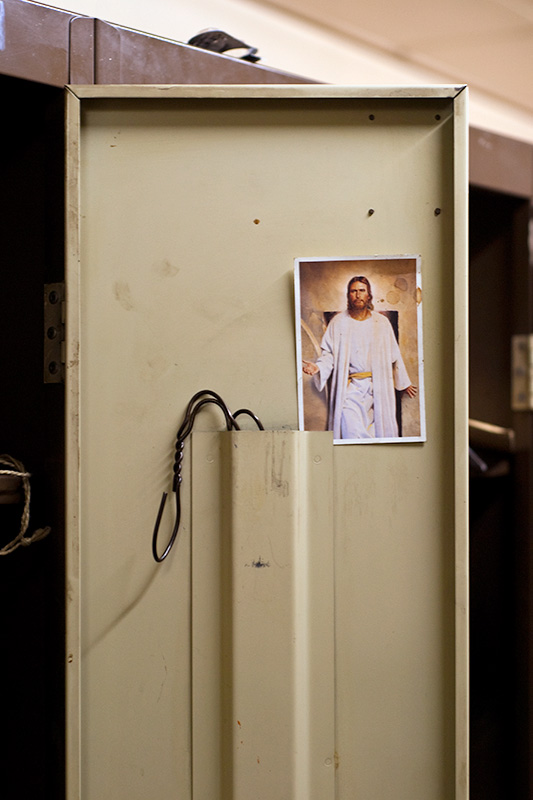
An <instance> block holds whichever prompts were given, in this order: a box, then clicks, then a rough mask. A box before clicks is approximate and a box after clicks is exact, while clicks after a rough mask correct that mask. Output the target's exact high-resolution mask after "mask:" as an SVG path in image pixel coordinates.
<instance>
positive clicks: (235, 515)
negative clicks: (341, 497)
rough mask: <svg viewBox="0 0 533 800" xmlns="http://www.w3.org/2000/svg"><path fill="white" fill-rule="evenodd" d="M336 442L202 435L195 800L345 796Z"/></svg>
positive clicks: (196, 544)
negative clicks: (336, 613)
mask: <svg viewBox="0 0 533 800" xmlns="http://www.w3.org/2000/svg"><path fill="white" fill-rule="evenodd" d="M331 463H332V441H331V434H328V433H325V434H324V433H300V432H297V431H265V432H255V431H240V432H233V433H222V434H195V435H194V437H193V470H192V472H193V475H192V480H193V510H192V541H193V565H192V570H193V612H192V614H193V617H192V625H193V797H194V800H204V799H205V800H208V798H209V800H210V799H211V798H222V799H223V800H249V798H250V797H254V798H257V800H262V799H263V798H264V800H270V799H271V798H272V797H285V798H293V799H294V800H304V798H305V800H312V799H313V798H316V800H328V798H333V796H334V631H333V531H332V507H331V485H330V484H331Z"/></svg>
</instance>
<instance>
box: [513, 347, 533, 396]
mask: <svg viewBox="0 0 533 800" xmlns="http://www.w3.org/2000/svg"><path fill="white" fill-rule="evenodd" d="M511 408H512V410H513V411H533V334H529V333H526V334H520V335H517V336H513V337H512V339H511Z"/></svg>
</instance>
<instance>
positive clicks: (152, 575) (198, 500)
mask: <svg viewBox="0 0 533 800" xmlns="http://www.w3.org/2000/svg"><path fill="white" fill-rule="evenodd" d="M466 130H467V121H466V90H465V87H463V86H459V87H449V86H444V87H421V88H420V87H419V88H414V89H409V88H399V87H389V88H381V89H380V88H375V87H373V88H364V87H327V86H284V87H279V86H276V87H274V86H267V87H265V86H263V87H259V86H248V87H243V86H236V87H231V86H212V87H205V86H204V87H199V86H187V87H183V86H144V87H143V86H131V87H125V86H121V87H112V86H106V87H70V89H69V91H68V103H67V173H68V174H67V229H68V230H67V251H68V252H67V275H66V295H67V300H66V302H67V334H66V336H67V340H66V348H67V350H66V382H67V544H68V566H67V570H68V620H67V622H68V665H67V740H68V759H67V761H68V775H67V780H68V798H69V800H74V798H78V797H79V798H81V799H82V800H93V798H97V797H102V796H103V795H104V794H109V793H110V792H111V793H112V794H113V797H115V798H117V800H120V799H121V798H126V797H127V798H128V800H130V799H131V798H132V797H136V798H154V797H179V798H189V797H194V800H212V797H213V786H215V787H216V786H218V787H220V788H219V796H220V798H228V800H229V798H235V800H237V798H239V800H240V798H245V797H246V798H249V797H258V798H268V800H270V798H272V800H279V798H280V797H287V798H289V797H290V798H294V799H295V800H296V798H298V800H303V799H304V798H311V797H316V798H317V800H318V799H319V798H320V800H323V798H325V797H326V796H328V797H329V796H331V797H335V798H337V799H338V800H351V798H353V797H356V796H357V797H358V798H361V800H376V798H380V800H389V798H390V800H392V798H394V800H445V799H446V800H447V799H448V798H456V800H466V797H467V793H468V777H467V770H468V753H467V749H468V748H467V688H468V687H467V590H466V587H467V535H466V532H467V461H468V439H467V431H468V425H467V376H466V347H467V325H466V314H467V290H466V286H467V283H466V196H467V169H466V154H465V146H466ZM369 209H372V211H373V213H372V214H369ZM397 253H415V254H418V255H419V256H420V259H421V269H422V276H423V283H422V285H423V304H424V317H423V319H424V322H423V324H424V380H425V397H426V423H427V436H426V441H423V442H410V443H403V444H402V443H401V442H396V443H379V444H375V445H372V446H368V447H361V446H359V445H357V444H355V445H349V446H345V447H337V446H333V444H332V443H330V442H331V440H330V438H329V436H330V435H329V434H328V433H306V432H298V431H297V428H298V403H297V374H298V367H297V364H296V355H295V354H296V344H295V309H294V298H293V261H294V259H295V258H299V257H318V256H320V257H346V256H350V257H351V256H353V257H355V256H360V255H366V256H370V255H379V254H382V255H384V254H397ZM206 387H209V388H213V389H215V390H216V391H217V392H220V393H221V394H222V396H223V397H224V398H226V399H227V400H228V402H229V403H230V405H231V406H232V407H233V405H234V404H239V403H240V404H242V403H244V404H246V405H247V406H248V407H250V408H253V410H254V411H255V412H256V413H257V414H258V416H259V417H260V418H261V419H262V421H263V423H264V426H265V428H266V429H267V430H266V431H265V432H264V433H263V432H251V431H250V432H248V431H242V432H237V433H216V432H217V431H219V430H220V427H221V425H220V418H219V417H218V416H217V415H216V414H215V413H213V412H212V411H208V410H205V412H204V413H203V414H202V416H201V417H200V418H199V420H198V426H199V429H198V430H199V432H198V434H196V433H195V434H193V441H192V443H191V447H190V450H189V451H188V455H187V456H186V459H185V462H184V473H183V475H184V483H183V490H182V491H183V517H182V525H181V531H180V536H179V540H178V542H177V544H176V545H175V547H174V549H173V551H172V553H171V555H170V556H169V558H167V559H166V560H165V562H164V563H163V564H160V565H158V564H155V563H154V562H153V560H152V559H151V554H150V535H151V530H152V528H153V520H154V514H155V511H156V506H157V501H158V497H159V496H160V492H161V489H163V488H165V487H166V486H167V484H168V482H169V474H170V472H171V465H172V446H173V440H174V431H175V429H176V426H177V424H178V423H179V420H180V417H181V415H182V413H183V410H184V408H185V406H186V404H187V402H188V400H189V398H190V397H191V396H192V395H193V394H194V393H195V392H197V391H198V390H199V389H203V388H206ZM326 439H327V441H326ZM258 441H261V442H262V444H261V446H259V445H257V446H256V445H255V444H253V442H258ZM282 441H283V442H285V444H284V445H283V447H285V450H284V451H283V452H284V454H285V455H284V458H283V459H282V460H283V462H284V464H285V465H286V469H287V470H288V472H287V474H288V475H289V476H290V479H289V477H287V478H285V477H284V478H283V480H287V484H286V485H287V487H290V490H289V488H287V491H286V493H285V494H283V492H277V493H276V492H275V491H274V490H272V488H271V489H270V491H269V492H266V490H265V486H267V485H268V479H267V478H266V477H265V476H266V475H267V474H269V475H271V474H272V470H270V473H269V471H268V469H267V468H266V466H265V464H267V463H270V462H269V461H268V459H269V458H270V459H271V458H272V452H274V450H276V448H281V447H282V444H281V443H282ZM315 441H316V442H318V441H319V442H320V444H318V443H317V444H316V447H317V448H318V449H317V450H315V449H314V448H315ZM239 442H243V443H244V442H246V444H243V445H242V447H241V445H240V444H239ZM268 442H270V444H267V443H268ZM269 447H270V448H271V449H270V451H269ZM272 448H274V450H273V449H272ZM263 449H264V452H263ZM235 451H237V452H235ZM241 451H242V452H241ZM269 452H270V455H268V453H269ZM276 452H278V451H277V450H276ZM279 452H281V450H280V451H279ZM208 456H209V457H210V459H211V460H209V459H208ZM315 456H316V457H317V458H320V462H314V461H313V458H314V457H315ZM309 458H311V463H310V464H309V463H308V460H309ZM241 459H243V460H242V461H241ZM217 465H218V466H217ZM317 466H319V467H320V469H321V470H322V472H321V475H322V476H326V475H327V478H326V477H322V479H321V481H320V482H319V487H322V488H321V489H319V488H317V486H316V485H315V484H314V483H313V480H314V478H312V477H311V476H312V474H313V468H314V467H317ZM229 475H231V476H232V480H231V481H230V480H229V477H228V476H229ZM254 476H256V478H254ZM258 476H262V479H261V480H259V477H258ZM255 479H257V480H258V481H259V484H260V485H259V486H258V487H256V489H254V488H253V487H254V485H255V484H254V483H253V481H254V480H255ZM247 481H248V482H249V483H247ZM261 481H262V482H261ZM228 482H229V485H228ZM284 485H285V484H284ZM243 486H245V488H244V489H243ZM246 487H247V488H246ZM222 492H226V494H224V495H223V496H222V498H221V493H222ZM293 492H294V494H293ZM267 496H268V498H267V499H268V502H269V503H270V502H271V501H273V499H274V498H275V497H276V498H278V499H279V500H280V502H283V503H285V502H288V506H286V507H285V506H282V507H281V508H282V509H283V510H280V508H278V506H277V505H275V510H274V506H272V511H269V512H268V513H269V514H271V516H270V517H268V519H270V523H269V524H270V525H271V526H272V530H273V532H274V531H275V533H276V534H277V535H281V537H282V540H283V541H284V542H285V544H286V546H287V548H288V550H287V552H285V554H284V555H283V556H282V557H280V559H278V561H279V564H283V565H285V566H286V572H285V574H284V577H283V580H281V577H280V576H281V573H282V570H281V568H279V574H278V572H277V571H276V570H278V567H276V570H274V569H273V568H270V569H269V568H264V569H263V568H257V567H254V566H248V567H247V566H246V564H252V560H254V559H255V563H256V564H257V563H259V564H261V563H262V562H263V561H271V563H272V559H271V555H270V554H269V553H268V552H262V550H263V546H267V544H265V545H262V544H261V551H258V548H259V544H258V545H257V546H255V542H254V547H250V551H249V552H246V553H245V552H244V550H242V548H243V547H244V544H243V542H244V543H246V542H248V541H252V540H248V538H247V536H248V534H247V531H248V528H254V530H255V524H256V523H255V522H254V520H255V519H256V518H255V517H254V515H253V509H254V503H256V504H260V503H263V501H264V502H266V500H265V497H267ZM317 502H318V506H317V505H316V504H317ZM268 508H270V506H268ZM217 509H218V510H220V509H222V519H219V517H218V514H217ZM313 509H314V510H313ZM278 513H279V514H281V517H280V519H282V520H283V522H279V520H278V517H277V516H276V515H277V514H278ZM296 513H298V515H300V516H299V517H298V519H299V522H297V523H295V522H294V516H295V515H296ZM250 515H251V516H250ZM328 519H329V520H331V521H330V522H328ZM164 524H165V525H166V524H167V522H165V523H164ZM285 524H286V525H287V533H286V537H287V538H286V539H284V538H283V534H282V533H281V532H282V531H283V530H284V528H283V526H284V525H285ZM165 530H166V528H165ZM302 531H304V532H305V534H304V535H303V534H302ZM317 531H319V532H321V534H322V537H323V538H322V539H321V537H320V535H317ZM162 535H164V534H162ZM302 535H303V550H300V549H299V548H300V547H301V546H302ZM210 536H211V537H212V552H210V549H209V542H210ZM228 537H229V538H228ZM291 537H292V538H291ZM293 540H294V542H298V545H296V544H293V545H290V546H289V544H288V543H290V542H291V541H293ZM264 541H265V542H266V543H267V542H268V536H267V538H266V539H265V540H264ZM276 541H277V540H276ZM228 542H229V544H227V543H228ZM225 544H227V546H228V547H229V551H226V550H221V548H223V546H224V545H225ZM256 551H258V552H256ZM275 551H276V548H275V547H273V551H272V552H275ZM227 552H229V553H230V554H233V555H235V554H236V553H238V554H239V559H240V560H239V562H238V563H237V561H236V560H232V561H231V563H228V562H227V559H228V558H229V556H228V555H227ZM289 552H290V553H291V554H292V555H291V556H290V557H289V555H288V554H289ZM225 553H226V554H225ZM232 557H233V556H232ZM258 559H259V560H258ZM241 562H242V563H241ZM239 570H240V571H239ZM278 579H280V580H281V583H279V584H277V583H276V581H277V580H278ZM213 581H214V583H213ZM268 581H272V584H271V586H272V588H271V589H270V590H269V589H268V588H267V587H268ZM217 587H218V588H217ZM276 587H277V588H276ZM204 588H205V596H204V595H203V590H204ZM240 592H243V593H244V594H242V595H241V594H239V593H240ZM246 592H252V595H251V596H252V597H253V598H254V603H257V604H258V607H259V608H262V607H263V606H261V603H263V602H264V607H265V619H264V625H265V637H266V641H267V642H268V648H269V652H268V655H269V658H270V659H271V661H270V662H269V661H268V659H267V655H266V654H265V653H266V651H264V653H263V655H261V653H262V652H263V651H262V649H261V647H262V644H261V643H262V641H263V639H262V637H261V632H260V630H258V629H257V619H258V617H257V616H254V614H252V610H253V609H254V608H255V605H254V604H252V609H251V611H250V615H247V612H246V605H247V604H246V600H245V598H246V596H247V595H246ZM254 592H255V594H253V593H254ZM263 593H266V595H265V594H263ZM239 598H240V599H239ZM243 598H244V602H243ZM280 598H285V604H284V603H283V602H279V600H280ZM284 605H285V606H290V608H289V609H288V610H287V612H286V613H285V612H284ZM269 609H270V610H269ZM210 611H211V612H212V616H211V617H210V613H209V612H210ZM258 613H259V612H258ZM302 621H303V622H302ZM225 625H229V626H230V628H231V630H230V631H229V632H228V630H225V629H224V626H225ZM278 627H279V632H280V643H279V648H280V649H279V653H277V654H273V653H272V652H271V650H272V648H275V647H276V631H277V630H278ZM293 627H294V629H295V631H296V633H295V636H294V640H291V636H290V630H292V628H293ZM302 632H303V633H302ZM302 635H303V636H304V643H305V644H304V645H301V644H300V642H301V639H300V638H299V637H300V636H302ZM305 636H307V639H305ZM217 642H218V644H217ZM220 642H222V644H223V645H224V642H225V643H226V644H227V647H226V646H221V645H220ZM248 644H249V647H248ZM196 645H198V648H199V649H196V650H195V646H196ZM217 647H218V650H217ZM228 650H229V652H228ZM291 653H292V655H291ZM206 654H207V656H208V655H209V654H212V655H213V658H208V657H206ZM254 658H255V659H256V661H255V662H254ZM291 659H294V660H291ZM321 659H323V668H319V667H318V666H317V665H319V664H320V663H321ZM213 662H215V663H213ZM276 662H279V672H278V671H277V670H275V674H273V675H272V692H273V695H272V708H271V709H270V711H271V713H264V714H263V713H260V710H259V709H258V710H257V717H256V721H255V723H254V725H253V733H252V732H251V731H250V729H248V730H247V731H246V736H245V731H244V730H241V729H242V728H244V722H245V720H242V719H240V717H235V719H233V717H231V714H233V712H234V711H235V710H236V709H237V710H238V707H239V698H240V699H242V703H243V704H244V706H245V707H247V708H249V707H250V705H251V703H252V701H253V697H254V695H253V683H250V680H253V675H252V677H250V672H252V673H253V671H254V669H257V675H258V680H259V679H260V680H261V682H262V685H263V689H264V684H265V681H267V678H266V675H267V674H268V664H269V663H271V664H275V663H276ZM254 664H255V665H256V666H255V667H254ZM294 664H298V665H299V669H301V670H303V673H300V672H298V673H297V674H298V675H300V674H303V675H304V676H305V675H306V676H307V677H306V679H305V680H304V682H303V684H302V683H301V682H300V681H299V680H296V677H295V675H296V673H295V672H294V671H293V670H294V669H295V667H294ZM272 669H273V668H272ZM284 675H285V676H290V678H291V679H290V680H289V679H287V681H285V683H284V685H286V688H287V691H286V693H285V695H284V697H281V696H280V693H281V689H280V681H283V680H284V679H283V676H284ZM311 676H315V677H314V678H313V679H311ZM228 682H229V685H228ZM267 684H268V681H267ZM222 685H224V691H222V690H221V693H220V697H219V701H220V702H219V705H218V706H216V707H215V708H213V709H212V713H213V717H209V707H210V703H209V702H208V700H209V698H211V701H212V703H211V704H213V703H215V700H216V698H217V696H218V692H217V687H220V686H222ZM202 687H205V688H202ZM265 696H266V695H265V692H264V691H261V692H259V693H258V699H259V698H260V699H261V702H262V703H264V698H265ZM220 698H222V699H220ZM224 698H226V699H224ZM228 698H229V699H228ZM306 700H308V702H305V701H306ZM230 701H231V702H230ZM317 709H318V710H320V709H321V710H320V711H317ZM262 710H263V711H264V708H263V709H262ZM282 714H283V715H284V719H285V721H284V723H283V726H282V727H280V718H281V715H282ZM217 715H218V717H217ZM228 715H229V716H228ZM233 715H234V714H233ZM234 716H235V715H234ZM230 717H231V719H230ZM217 720H218V721H217ZM287 720H288V721H287ZM239 723H240V725H241V728H240V727H239ZM295 731H296V733H295ZM241 733H242V736H241V737H240V738H238V737H239V735H240V734H241ZM228 737H229V739H228ZM306 737H307V738H306ZM251 739H253V742H254V751H253V752H247V751H245V750H244V749H243V748H245V747H246V743H247V742H250V740H251ZM322 739H323V740H324V741H322ZM241 740H242V742H241ZM326 741H327V743H328V744H327V746H326V744H325V742H326ZM302 742H303V744H302ZM281 743H284V745H283V747H284V748H286V747H289V745H290V747H292V748H293V749H292V750H291V752H289V753H285V756H286V758H283V757H282V756H281V754H280V751H279V750H278V751H276V748H277V747H278V745H280V744H281ZM260 745H263V747H264V752H266V753H270V762H269V757H267V758H266V762H267V763H268V765H269V769H270V770H271V773H270V775H269V777H268V779H267V778H265V779H264V780H262V778H261V769H262V767H264V765H265V762H264V761H261V752H260V751H259V749H258V748H259V747H260ZM302 746H303V750H304V753H303V754H302ZM276 753H277V755H276ZM199 759H200V760H199ZM257 759H259V761H258V760H257ZM319 759H320V763H319ZM324 770H325V773H324ZM324 774H325V777H323V776H324ZM321 780H324V781H325V782H326V784H327V787H328V788H327V791H328V792H329V794H325V791H326V790H325V789H324V788H323V785H322V784H321V783H320V781H321ZM217 781H218V783H217ZM274 792H275V793H276V794H275V795H274Z"/></svg>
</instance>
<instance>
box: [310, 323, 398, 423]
mask: <svg viewBox="0 0 533 800" xmlns="http://www.w3.org/2000/svg"><path fill="white" fill-rule="evenodd" d="M371 315H372V326H373V336H372V345H371V348H370V362H371V370H370V371H371V372H372V378H371V380H372V389H373V395H374V435H375V437H376V438H378V439H389V438H397V437H398V424H397V422H396V396H395V394H394V389H398V390H399V391H401V390H403V389H407V387H408V386H410V385H411V380H410V379H409V375H408V373H407V370H406V368H405V365H404V363H403V359H402V355H401V353H400V348H399V347H398V342H397V341H396V337H395V335H394V331H393V330H392V326H391V324H390V322H389V320H388V319H387V318H386V317H385V316H383V314H379V313H378V312H376V311H372V312H371ZM357 324H360V323H358V322H357V320H354V319H352V318H351V317H350V315H349V313H348V311H347V310H346V311H341V312H340V313H339V314H337V315H336V316H334V317H333V319H332V320H331V322H330V323H329V325H328V327H327V329H326V332H325V334H324V336H323V338H322V343H321V348H322V353H321V355H320V357H319V359H318V360H317V362H316V363H317V366H318V367H319V370H320V371H319V372H318V374H317V375H316V381H317V386H318V388H319V389H320V390H322V389H323V388H324V387H325V385H326V382H327V380H328V378H329V377H330V375H331V374H332V373H333V378H332V383H331V395H330V398H329V413H328V430H332V431H333V438H334V439H341V438H342V433H341V424H342V412H343V408H344V404H345V399H346V390H347V388H348V375H349V371H350V327H349V326H350V325H352V326H353V325H357ZM366 380H370V379H368V378H367V379H366Z"/></svg>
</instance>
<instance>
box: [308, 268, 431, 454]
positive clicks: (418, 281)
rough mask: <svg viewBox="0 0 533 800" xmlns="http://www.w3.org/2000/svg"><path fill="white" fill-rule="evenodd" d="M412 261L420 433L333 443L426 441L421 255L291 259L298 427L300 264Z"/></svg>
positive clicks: (341, 440) (340, 440)
mask: <svg viewBox="0 0 533 800" xmlns="http://www.w3.org/2000/svg"><path fill="white" fill-rule="evenodd" d="M399 260H410V261H415V264H416V267H415V274H416V291H417V293H418V295H419V297H420V300H419V301H417V309H416V320H417V349H418V375H417V384H416V385H417V388H418V403H419V414H420V435H419V436H398V437H393V438H387V437H383V438H378V439H376V438H371V439H334V440H333V444H343V445H348V444H408V443H412V442H425V441H426V402H425V391H424V347H423V324H422V300H423V296H422V266H421V261H422V259H421V256H420V254H401V255H367V256H364V255H358V256H340V257H339V256H309V257H303V256H300V257H297V258H295V259H294V303H295V322H296V375H297V387H298V427H299V430H301V431H305V430H306V428H305V426H304V392H303V373H302V325H301V320H302V314H301V294H300V264H301V263H306V264H307V263H311V262H339V263H341V262H357V261H399Z"/></svg>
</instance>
